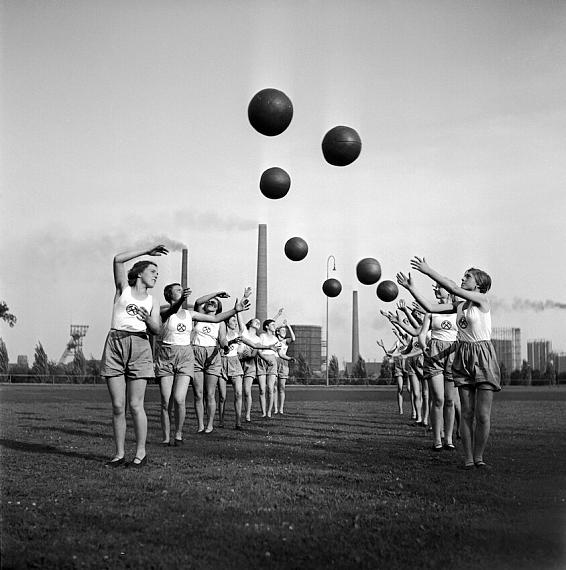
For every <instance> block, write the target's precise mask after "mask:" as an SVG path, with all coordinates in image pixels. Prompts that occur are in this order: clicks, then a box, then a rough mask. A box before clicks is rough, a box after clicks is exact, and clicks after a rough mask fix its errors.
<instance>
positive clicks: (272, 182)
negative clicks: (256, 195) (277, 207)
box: [259, 166, 291, 200]
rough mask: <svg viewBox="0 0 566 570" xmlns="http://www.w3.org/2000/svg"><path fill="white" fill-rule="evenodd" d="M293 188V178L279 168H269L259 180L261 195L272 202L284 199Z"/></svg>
mask: <svg viewBox="0 0 566 570" xmlns="http://www.w3.org/2000/svg"><path fill="white" fill-rule="evenodd" d="M290 187H291V177H290V176H289V175H288V174H287V173H286V172H285V171H284V170H283V169H282V168H279V167H277V166H274V167H273V168H268V169H267V170H266V171H265V172H264V173H263V174H262V175H261V178H260V180H259V189H260V190H261V193H262V194H263V195H264V196H265V197H266V198H270V199H271V200H278V199H279V198H283V196H285V195H286V194H287V192H289V188H290Z"/></svg>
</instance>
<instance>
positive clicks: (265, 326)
mask: <svg viewBox="0 0 566 570" xmlns="http://www.w3.org/2000/svg"><path fill="white" fill-rule="evenodd" d="M274 322H275V321H274V320H273V319H265V321H263V330H264V331H266V330H267V327H268V326H269V325H270V324H271V323H274Z"/></svg>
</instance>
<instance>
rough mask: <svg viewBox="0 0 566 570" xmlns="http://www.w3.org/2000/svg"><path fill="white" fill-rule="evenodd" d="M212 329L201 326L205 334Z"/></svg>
mask: <svg viewBox="0 0 566 570" xmlns="http://www.w3.org/2000/svg"><path fill="white" fill-rule="evenodd" d="M211 331H212V329H211V328H210V327H202V332H203V333H205V334H209V333H210V332H211Z"/></svg>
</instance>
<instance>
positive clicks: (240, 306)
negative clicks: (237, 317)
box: [234, 299, 251, 313]
mask: <svg viewBox="0 0 566 570" xmlns="http://www.w3.org/2000/svg"><path fill="white" fill-rule="evenodd" d="M250 306H251V303H250V301H249V299H242V300H241V301H238V299H236V303H235V304H234V309H235V310H236V311H237V312H238V313H241V312H242V311H247V310H248V309H249V308H250Z"/></svg>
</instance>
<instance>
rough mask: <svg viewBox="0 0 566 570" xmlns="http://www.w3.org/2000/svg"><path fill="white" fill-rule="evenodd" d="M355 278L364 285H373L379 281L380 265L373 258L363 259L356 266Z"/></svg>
mask: <svg viewBox="0 0 566 570" xmlns="http://www.w3.org/2000/svg"><path fill="white" fill-rule="evenodd" d="M356 276H357V278H358V281H359V282H360V283H363V284H364V285H374V284H375V283H377V282H378V281H379V280H380V279H381V265H380V264H379V261H377V259H374V258H373V257H364V259H362V260H361V261H359V262H358V264H357V265H356Z"/></svg>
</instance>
